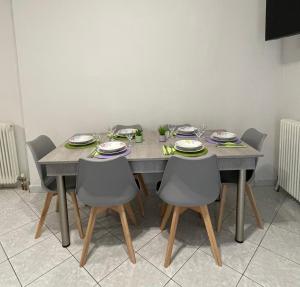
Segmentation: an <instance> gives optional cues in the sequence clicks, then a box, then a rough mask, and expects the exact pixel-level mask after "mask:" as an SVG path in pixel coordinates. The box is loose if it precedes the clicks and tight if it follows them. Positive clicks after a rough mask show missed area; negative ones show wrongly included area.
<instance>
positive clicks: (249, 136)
mask: <svg viewBox="0 0 300 287" xmlns="http://www.w3.org/2000/svg"><path fill="white" fill-rule="evenodd" d="M266 137H267V135H266V134H264V133H261V132H259V131H258V130H256V129H254V128H250V129H248V130H246V131H245V132H244V134H243V136H242V137H241V140H242V141H244V142H245V143H247V144H248V145H250V146H251V147H253V148H254V149H256V150H258V151H261V149H262V146H263V143H264V141H265V139H266ZM257 161H258V160H256V165H257ZM220 174H221V182H222V189H221V196H220V197H221V200H220V210H219V217H218V224H217V231H218V232H219V231H220V230H221V227H222V220H223V214H224V208H225V202H226V195H227V192H228V184H229V183H236V184H237V183H238V179H239V172H238V171H236V170H232V171H231V170H228V171H221V172H220ZM254 177H255V170H247V171H246V189H245V191H246V194H247V196H248V198H249V201H250V204H251V207H252V210H253V213H254V216H255V219H256V224H257V226H258V227H259V228H262V229H263V222H262V219H261V216H260V213H259V211H258V209H257V205H256V201H255V198H254V194H253V191H252V188H251V185H250V184H251V182H252V181H253V180H254Z"/></svg>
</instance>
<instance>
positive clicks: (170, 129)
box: [168, 124, 176, 138]
mask: <svg viewBox="0 0 300 287" xmlns="http://www.w3.org/2000/svg"><path fill="white" fill-rule="evenodd" d="M168 129H169V131H170V138H172V137H174V131H175V129H176V126H175V125H171V124H170V125H168Z"/></svg>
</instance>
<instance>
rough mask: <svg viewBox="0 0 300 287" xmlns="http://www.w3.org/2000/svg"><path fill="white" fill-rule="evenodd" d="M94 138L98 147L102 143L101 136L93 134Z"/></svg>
mask: <svg viewBox="0 0 300 287" xmlns="http://www.w3.org/2000/svg"><path fill="white" fill-rule="evenodd" d="M93 137H94V139H95V140H96V146H98V145H99V144H100V143H101V140H100V134H97V133H93Z"/></svg>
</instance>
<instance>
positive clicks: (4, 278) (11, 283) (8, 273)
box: [0, 261, 21, 287]
mask: <svg viewBox="0 0 300 287" xmlns="http://www.w3.org/2000/svg"><path fill="white" fill-rule="evenodd" d="M0 286H3V287H20V286H21V285H20V283H19V281H18V279H17V277H16V274H15V273H14V271H13V269H12V268H11V266H10V264H9V262H8V261H5V262H3V263H1V264H0Z"/></svg>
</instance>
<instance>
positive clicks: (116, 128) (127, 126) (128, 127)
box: [113, 124, 143, 132]
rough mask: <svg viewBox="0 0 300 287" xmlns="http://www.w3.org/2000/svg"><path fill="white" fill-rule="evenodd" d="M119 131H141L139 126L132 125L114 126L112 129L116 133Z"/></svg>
mask: <svg viewBox="0 0 300 287" xmlns="http://www.w3.org/2000/svg"><path fill="white" fill-rule="evenodd" d="M121 129H137V130H143V128H142V126H141V125H139V124H134V125H115V126H114V127H113V130H115V131H116V132H117V131H119V130H121Z"/></svg>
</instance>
